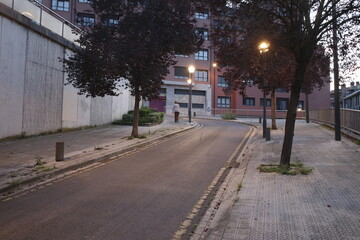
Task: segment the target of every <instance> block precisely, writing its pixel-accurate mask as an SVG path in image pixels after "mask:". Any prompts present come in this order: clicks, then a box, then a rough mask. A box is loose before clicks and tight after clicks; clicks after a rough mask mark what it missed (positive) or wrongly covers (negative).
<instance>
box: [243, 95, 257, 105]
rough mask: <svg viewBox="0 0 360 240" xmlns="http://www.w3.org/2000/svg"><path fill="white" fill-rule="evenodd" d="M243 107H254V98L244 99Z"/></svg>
mask: <svg viewBox="0 0 360 240" xmlns="http://www.w3.org/2000/svg"><path fill="white" fill-rule="evenodd" d="M243 105H245V106H255V98H252V97H244V98H243Z"/></svg>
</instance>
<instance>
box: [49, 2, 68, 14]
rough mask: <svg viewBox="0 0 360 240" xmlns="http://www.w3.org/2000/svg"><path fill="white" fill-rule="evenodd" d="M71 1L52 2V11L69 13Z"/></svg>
mask: <svg viewBox="0 0 360 240" xmlns="http://www.w3.org/2000/svg"><path fill="white" fill-rule="evenodd" d="M69 6H70V4H69V0H52V9H53V10H58V11H66V12H67V11H69Z"/></svg>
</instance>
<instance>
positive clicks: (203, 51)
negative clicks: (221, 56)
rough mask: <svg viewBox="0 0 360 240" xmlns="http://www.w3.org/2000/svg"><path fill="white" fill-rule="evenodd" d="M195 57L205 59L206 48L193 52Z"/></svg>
mask: <svg viewBox="0 0 360 240" xmlns="http://www.w3.org/2000/svg"><path fill="white" fill-rule="evenodd" d="M195 59H196V60H203V61H207V60H208V50H207V49H202V50H200V51H198V52H197V53H195Z"/></svg>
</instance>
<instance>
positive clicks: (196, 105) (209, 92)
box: [42, 0, 330, 115]
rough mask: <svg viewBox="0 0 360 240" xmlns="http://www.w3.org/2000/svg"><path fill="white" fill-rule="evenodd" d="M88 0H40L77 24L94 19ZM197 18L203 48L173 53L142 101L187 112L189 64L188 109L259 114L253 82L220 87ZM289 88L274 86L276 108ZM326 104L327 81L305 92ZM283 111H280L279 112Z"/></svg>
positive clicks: (207, 19) (204, 21) (205, 22)
mask: <svg viewBox="0 0 360 240" xmlns="http://www.w3.org/2000/svg"><path fill="white" fill-rule="evenodd" d="M90 2H91V1H90V0H42V3H43V4H44V5H46V6H47V7H49V8H51V9H52V10H53V11H55V12H56V13H58V14H59V15H60V16H62V17H64V18H65V19H67V20H69V21H70V22H72V23H74V24H77V25H78V26H84V27H86V26H91V25H93V24H94V23H95V21H96V16H95V14H94V11H93V10H92V8H91V6H90V4H89V3H90ZM195 18H196V20H197V24H196V27H197V33H198V34H199V35H200V36H202V37H203V38H204V44H203V48H202V49H201V50H200V51H199V52H197V53H195V54H192V55H177V56H176V60H177V61H178V62H177V64H176V65H175V66H172V67H170V69H169V74H168V75H167V76H166V78H165V80H164V81H163V83H164V84H163V86H162V89H161V91H160V96H159V98H157V99H152V100H151V101H150V102H148V103H145V104H147V105H149V106H150V107H153V108H157V109H158V110H159V111H162V112H166V113H171V107H172V105H173V103H174V101H178V102H179V104H180V107H181V114H187V108H188V101H189V97H188V95H189V86H188V84H187V79H188V78H189V77H190V75H189V72H188V66H190V65H193V66H195V68H196V71H195V73H194V75H193V78H194V80H195V86H194V87H193V91H192V94H193V97H192V110H193V112H196V114H198V115H211V114H213V113H214V111H215V112H216V113H218V114H219V113H221V112H223V111H225V110H227V109H230V108H231V109H237V111H236V113H237V114H240V115H243V114H245V115H247V114H250V115H260V114H261V109H262V102H263V99H262V98H263V97H262V92H261V90H259V89H258V88H257V87H256V86H253V87H249V88H248V90H247V96H245V97H243V96H240V95H239V94H237V92H232V93H230V94H228V95H227V94H225V93H224V91H223V88H224V87H226V83H225V81H224V78H223V76H222V73H221V72H219V71H218V69H217V67H216V65H214V64H215V63H216V60H215V57H214V53H213V51H212V50H211V48H210V39H209V33H210V30H211V27H212V26H213V24H214V21H213V20H212V16H211V14H210V12H209V11H208V9H198V10H197V11H196V13H195ZM289 96H290V94H289V92H288V91H283V90H280V89H279V90H278V91H277V92H276V109H277V110H278V111H279V112H286V110H287V106H288V102H289ZM265 102H266V105H267V106H269V107H270V104H271V103H270V96H268V97H267V98H266V101H265ZM298 106H299V108H300V109H304V107H305V95H304V94H301V96H300V99H299V105H298ZM329 107H330V84H325V86H324V87H323V88H322V89H321V90H320V91H319V90H314V93H313V94H311V95H309V108H310V109H311V110H314V109H327V108H329ZM282 115H284V114H282Z"/></svg>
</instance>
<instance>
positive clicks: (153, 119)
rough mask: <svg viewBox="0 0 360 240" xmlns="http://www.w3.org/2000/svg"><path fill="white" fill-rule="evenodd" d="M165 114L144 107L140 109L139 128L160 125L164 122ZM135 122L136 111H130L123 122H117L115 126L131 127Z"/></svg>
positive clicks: (123, 118)
mask: <svg viewBox="0 0 360 240" xmlns="http://www.w3.org/2000/svg"><path fill="white" fill-rule="evenodd" d="M164 116H165V114H164V113H162V112H158V111H157V110H156V109H152V108H149V107H143V108H140V109H139V126H145V125H152V124H160V123H162V122H163V120H164ZM133 120H134V111H133V110H131V111H128V113H127V114H124V115H123V117H122V119H121V120H116V121H114V122H113V124H117V125H131V124H132V122H133Z"/></svg>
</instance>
